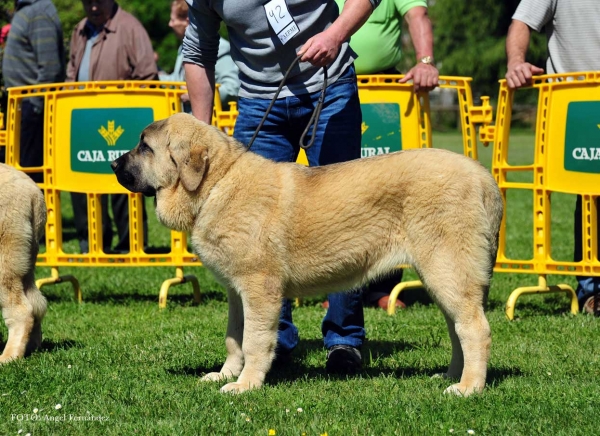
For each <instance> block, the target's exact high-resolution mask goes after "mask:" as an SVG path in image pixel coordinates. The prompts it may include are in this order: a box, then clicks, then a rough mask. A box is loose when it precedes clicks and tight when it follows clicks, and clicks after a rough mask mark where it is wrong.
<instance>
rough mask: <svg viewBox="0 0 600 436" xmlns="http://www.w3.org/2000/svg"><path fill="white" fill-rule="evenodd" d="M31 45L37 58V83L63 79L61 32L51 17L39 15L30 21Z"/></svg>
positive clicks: (54, 81)
mask: <svg viewBox="0 0 600 436" xmlns="http://www.w3.org/2000/svg"><path fill="white" fill-rule="evenodd" d="M30 25H31V46H32V48H33V51H34V52H35V58H36V60H37V66H38V74H37V83H56V82H62V81H63V80H64V79H65V76H64V74H65V68H64V60H63V59H61V54H63V53H64V50H63V49H60V48H59V46H60V44H62V43H63V41H62V34H61V32H60V31H59V29H57V28H56V25H55V23H54V21H53V20H52V18H50V17H49V16H47V15H40V16H39V17H35V19H33V20H32V21H31V24H30Z"/></svg>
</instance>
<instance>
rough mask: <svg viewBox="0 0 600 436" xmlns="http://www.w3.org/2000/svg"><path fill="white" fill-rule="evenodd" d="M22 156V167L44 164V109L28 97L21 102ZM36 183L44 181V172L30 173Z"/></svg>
mask: <svg viewBox="0 0 600 436" xmlns="http://www.w3.org/2000/svg"><path fill="white" fill-rule="evenodd" d="M20 145H21V147H20V152H21V157H20V159H19V164H20V165H21V166H22V167H38V166H41V165H43V164H44V110H43V106H42V109H40V108H39V106H35V105H33V104H32V103H31V102H30V101H28V100H27V99H25V100H23V102H22V103H21V142H20ZM28 175H29V177H31V178H32V179H33V181H34V182H36V183H41V182H43V181H44V175H43V173H28Z"/></svg>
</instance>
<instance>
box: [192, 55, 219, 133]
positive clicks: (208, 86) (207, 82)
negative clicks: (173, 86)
mask: <svg viewBox="0 0 600 436" xmlns="http://www.w3.org/2000/svg"><path fill="white" fill-rule="evenodd" d="M185 82H186V85H187V90H188V95H189V98H190V102H191V104H192V115H194V116H195V117H196V118H198V119H199V120H200V121H204V122H205V123H207V124H210V123H211V120H212V113H213V104H214V99H215V70H209V69H207V68H204V67H202V66H200V65H197V64H192V63H185Z"/></svg>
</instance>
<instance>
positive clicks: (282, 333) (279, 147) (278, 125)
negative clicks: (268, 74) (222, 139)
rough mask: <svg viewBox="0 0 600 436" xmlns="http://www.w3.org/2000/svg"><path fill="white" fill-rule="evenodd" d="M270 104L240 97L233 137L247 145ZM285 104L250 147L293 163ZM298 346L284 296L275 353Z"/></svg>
mask: <svg viewBox="0 0 600 436" xmlns="http://www.w3.org/2000/svg"><path fill="white" fill-rule="evenodd" d="M270 103H271V101H270V100H263V99H246V98H241V99H239V101H238V108H239V114H238V116H237V119H236V122H235V129H234V132H233V136H234V138H235V139H237V140H238V141H240V142H241V143H242V144H244V145H246V146H247V145H248V143H249V142H250V140H251V139H252V136H253V135H254V132H255V131H256V128H257V127H258V125H259V124H260V121H261V119H262V117H263V116H264V114H265V112H266V110H267V108H268V106H269V104H270ZM284 103H285V99H280V100H278V101H277V103H276V104H275V105H274V106H273V108H272V109H271V112H270V113H269V116H268V117H267V120H266V121H265V123H264V125H263V126H262V127H261V129H260V131H259V134H258V136H257V137H256V139H255V140H254V142H253V144H252V146H251V148H250V150H251V151H252V152H254V153H257V154H259V155H261V156H263V157H266V158H268V159H271V160H274V161H276V162H293V161H295V160H296V156H297V154H298V152H297V150H295V149H294V147H293V146H292V145H291V144H290V138H289V137H288V134H289V133H288V132H289V129H288V128H287V127H286V125H287V120H286V115H285V110H284V109H285V105H284ZM297 345H298V329H297V328H296V326H295V325H294V323H293V321H292V303H291V301H290V300H288V299H284V301H283V305H282V307H281V315H280V318H279V330H278V335H277V349H276V353H277V355H278V356H285V355H288V354H289V353H290V352H291V351H292V350H293V349H294V348H296V346H297Z"/></svg>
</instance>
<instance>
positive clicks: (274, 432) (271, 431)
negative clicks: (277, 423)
mask: <svg viewBox="0 0 600 436" xmlns="http://www.w3.org/2000/svg"><path fill="white" fill-rule="evenodd" d="M276 434H277V432H276V431H275V429H274V428H270V429H269V436H275V435H276Z"/></svg>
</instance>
